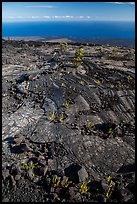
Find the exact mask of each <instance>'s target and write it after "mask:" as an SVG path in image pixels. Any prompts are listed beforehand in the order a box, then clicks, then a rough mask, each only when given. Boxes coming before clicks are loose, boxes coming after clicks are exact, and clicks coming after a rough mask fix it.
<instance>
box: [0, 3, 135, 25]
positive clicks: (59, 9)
mask: <svg viewBox="0 0 137 204" xmlns="http://www.w3.org/2000/svg"><path fill="white" fill-rule="evenodd" d="M55 20H56V21H57V20H63V21H80V20H86V21H134V20H135V3H134V2H2V22H6V21H7V22H15V21H18V22H23V21H55Z"/></svg>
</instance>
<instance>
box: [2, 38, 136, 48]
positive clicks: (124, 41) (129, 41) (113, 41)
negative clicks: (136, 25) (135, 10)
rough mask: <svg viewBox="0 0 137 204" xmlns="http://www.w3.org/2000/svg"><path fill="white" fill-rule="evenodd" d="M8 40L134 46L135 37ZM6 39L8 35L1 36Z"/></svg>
mask: <svg viewBox="0 0 137 204" xmlns="http://www.w3.org/2000/svg"><path fill="white" fill-rule="evenodd" d="M9 38H10V40H18V41H20V40H23V41H37V42H51V43H58V42H59V43H60V42H67V43H82V44H87V43H88V44H96V45H110V46H125V47H127V46H133V47H134V46H135V39H133V38H78V37H77V38H75V37H61V36H52V37H51V36H22V37H18V36H17V37H10V36H9ZM2 39H5V40H7V39H8V37H2Z"/></svg>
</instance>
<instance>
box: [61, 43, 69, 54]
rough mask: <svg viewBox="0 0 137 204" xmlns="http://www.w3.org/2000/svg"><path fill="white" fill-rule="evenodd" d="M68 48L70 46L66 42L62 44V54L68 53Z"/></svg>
mask: <svg viewBox="0 0 137 204" xmlns="http://www.w3.org/2000/svg"><path fill="white" fill-rule="evenodd" d="M67 48H68V44H67V43H66V42H64V43H60V49H61V51H62V52H66V51H67Z"/></svg>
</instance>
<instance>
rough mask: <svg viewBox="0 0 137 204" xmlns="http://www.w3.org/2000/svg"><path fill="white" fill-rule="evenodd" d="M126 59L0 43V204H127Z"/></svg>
mask: <svg viewBox="0 0 137 204" xmlns="http://www.w3.org/2000/svg"><path fill="white" fill-rule="evenodd" d="M80 48H82V51H83V50H84V52H82V53H81V54H80V55H77V54H76V50H77V51H79V50H80ZM78 58H79V59H78ZM134 58H135V49H134V47H112V46H96V45H94V46H93V45H82V44H71V43H69V44H68V45H66V46H65V47H63V46H62V45H60V44H59V43H48V42H47V43H44V42H32V41H28V42H24V41H10V40H3V41H2V177H3V180H2V199H3V202H57V201H58V202H65V201H68V202H71V201H72V202H77V201H80V202H86V201H91V202H94V201H97V202H120V201H121V202H122V201H123V202H129V201H130V202H134V201H135V198H134V197H135V59H134Z"/></svg>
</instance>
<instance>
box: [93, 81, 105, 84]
mask: <svg viewBox="0 0 137 204" xmlns="http://www.w3.org/2000/svg"><path fill="white" fill-rule="evenodd" d="M95 83H96V84H103V81H102V82H101V81H100V80H95Z"/></svg>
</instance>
